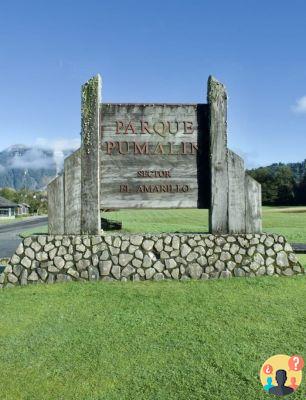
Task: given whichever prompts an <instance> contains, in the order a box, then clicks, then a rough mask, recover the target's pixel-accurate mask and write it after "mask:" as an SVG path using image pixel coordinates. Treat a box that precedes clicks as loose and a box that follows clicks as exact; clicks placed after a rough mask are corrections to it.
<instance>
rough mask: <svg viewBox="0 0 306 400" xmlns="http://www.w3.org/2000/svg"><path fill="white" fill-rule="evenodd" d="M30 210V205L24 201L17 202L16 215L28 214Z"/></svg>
mask: <svg viewBox="0 0 306 400" xmlns="http://www.w3.org/2000/svg"><path fill="white" fill-rule="evenodd" d="M29 212H30V206H29V204H26V203H20V204H17V211H16V215H28V214H29Z"/></svg>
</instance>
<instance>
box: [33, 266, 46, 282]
mask: <svg viewBox="0 0 306 400" xmlns="http://www.w3.org/2000/svg"><path fill="white" fill-rule="evenodd" d="M36 272H37V273H38V275H39V277H40V279H41V280H43V281H45V280H46V279H47V277H48V272H47V271H46V270H45V269H44V268H37V270H36Z"/></svg>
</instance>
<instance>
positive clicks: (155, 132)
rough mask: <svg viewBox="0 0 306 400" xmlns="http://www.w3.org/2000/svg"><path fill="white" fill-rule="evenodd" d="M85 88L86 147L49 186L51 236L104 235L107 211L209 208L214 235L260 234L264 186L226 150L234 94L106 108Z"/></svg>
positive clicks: (97, 85) (96, 86) (92, 87)
mask: <svg viewBox="0 0 306 400" xmlns="http://www.w3.org/2000/svg"><path fill="white" fill-rule="evenodd" d="M101 84H102V81H101V77H100V76H99V75H97V76H95V77H93V78H92V79H90V80H89V81H88V82H86V83H85V84H84V85H83V86H82V145H81V148H80V149H79V150H78V151H77V152H75V153H74V154H73V155H71V156H70V157H69V158H67V159H66V160H65V165H64V172H63V175H62V176H59V177H57V178H56V179H55V180H54V181H53V182H51V183H50V184H49V186H48V196H49V204H48V207H49V233H50V234H63V233H65V234H80V233H82V234H94V235H96V234H100V233H101V215H100V213H101V210H105V209H114V208H115V209H122V208H208V209H209V230H210V232H211V233H214V234H216V233H220V234H224V233H259V232H261V188H260V185H259V184H258V183H257V182H256V181H255V180H254V179H252V178H251V177H250V176H248V174H246V172H245V169H244V162H243V160H242V159H241V158H240V157H239V156H238V155H237V154H235V153H234V152H232V151H231V150H229V149H228V147H227V94H226V90H225V87H224V85H222V84H221V83H220V82H218V81H217V80H216V79H214V78H213V77H209V79H208V90H207V104H105V103H103V102H102V99H101Z"/></svg>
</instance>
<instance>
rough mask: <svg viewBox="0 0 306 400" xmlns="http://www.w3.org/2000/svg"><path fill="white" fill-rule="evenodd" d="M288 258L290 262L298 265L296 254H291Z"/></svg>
mask: <svg viewBox="0 0 306 400" xmlns="http://www.w3.org/2000/svg"><path fill="white" fill-rule="evenodd" d="M288 258H289V261H291V262H292V263H294V264H296V263H297V262H298V258H297V256H296V255H295V254H294V253H289V254H288Z"/></svg>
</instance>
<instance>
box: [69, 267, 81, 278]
mask: <svg viewBox="0 0 306 400" xmlns="http://www.w3.org/2000/svg"><path fill="white" fill-rule="evenodd" d="M67 274H69V275H71V276H72V277H73V278H75V279H78V278H79V277H80V274H79V273H78V271H76V270H75V269H74V268H69V269H68V270H67Z"/></svg>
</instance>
